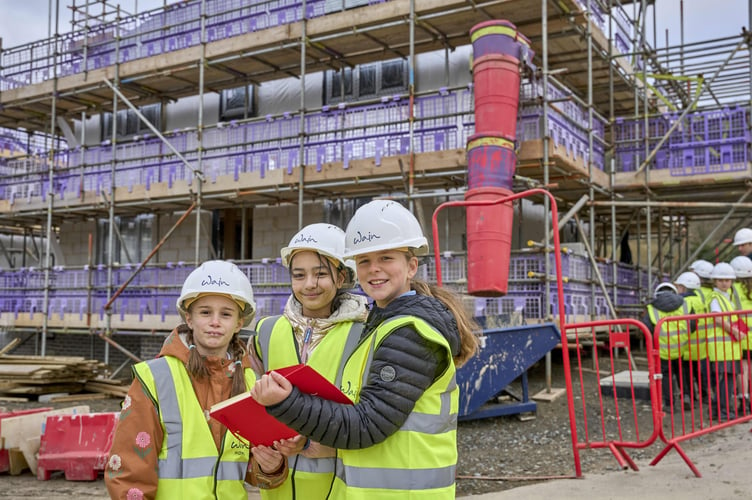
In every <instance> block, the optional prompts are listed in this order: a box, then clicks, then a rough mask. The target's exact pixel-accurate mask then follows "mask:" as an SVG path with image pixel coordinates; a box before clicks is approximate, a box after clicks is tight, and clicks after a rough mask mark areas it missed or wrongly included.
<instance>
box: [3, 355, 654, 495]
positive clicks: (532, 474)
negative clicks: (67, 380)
mask: <svg viewBox="0 0 752 500" xmlns="http://www.w3.org/2000/svg"><path fill="white" fill-rule="evenodd" d="M562 373H563V370H562V366H561V363H560V362H557V360H554V363H553V383H552V385H553V387H554V388H563V387H564V380H563V377H562ZM583 377H584V378H583V380H586V381H590V382H595V381H596V380H597V377H596V376H595V375H594V374H593V373H589V372H584V373H583ZM586 387H588V385H586ZM512 389H514V390H516V391H519V386H518V385H517V387H515V385H513V386H512ZM543 389H545V370H544V365H543V363H542V362H540V363H539V364H538V365H536V366H534V367H533V368H532V369H531V370H530V371H529V390H530V394H531V395H533V394H536V393H537V392H538V391H541V390H543ZM575 392H576V393H577V392H578V391H575ZM587 399H588V407H589V411H592V410H593V409H595V408H596V407H597V400H593V401H590V399H592V398H587ZM72 404H74V403H67V404H52V405H47V406H54V407H64V406H71V405H72ZM75 404H88V405H89V406H90V408H91V411H118V410H119V400H117V399H106V400H91V401H88V402H87V401H83V402H78V403H75ZM0 405H2V406H5V407H6V408H8V409H18V408H29V407H35V406H36V407H38V406H44V405H42V404H39V403H36V402H30V403H24V404H19V403H0ZM578 413H579V410H578ZM638 414H639V415H638V418H639V420H640V422H642V423H644V424H645V425H648V424H649V422H650V419H649V418H650V411H649V408H648V407H647V406H646V405H641V406H639V407H638ZM521 417H524V418H521ZM530 417H532V418H530ZM611 418H612V419H615V418H616V417H615V416H612V417H611ZM591 425H592V426H593V428H598V427H599V426H598V425H595V422H593V423H592V424H591ZM641 425H642V424H641ZM645 429H648V427H645ZM648 434H649V429H648ZM458 448H459V457H460V458H459V464H458V469H457V473H458V477H459V479H458V482H457V496H465V495H474V494H479V493H487V492H493V491H501V490H507V489H510V488H514V487H517V486H521V485H526V484H531V482H536V481H541V480H544V478H550V477H551V476H571V475H573V474H574V465H573V464H574V462H573V455H572V444H571V438H570V431H569V419H568V410H567V401H566V397H565V396H564V395H562V396H561V397H559V398H557V399H555V400H554V401H552V402H540V403H538V409H537V412H536V413H535V414H528V415H524V416H515V415H512V416H502V417H494V418H486V419H480V420H473V421H466V422H461V423H460V424H459V430H458ZM656 453H657V451H655V450H654V449H648V450H647V451H646V452H641V451H639V450H638V451H636V452H633V453H631V456H632V457H633V458H635V459H644V458H647V457H652V456H655V454H656ZM581 459H582V469H583V472H584V473H585V474H591V473H602V472H607V471H613V470H620V467H619V465H618V464H617V462H616V460H614V458H613V457H612V455H611V454H610V452H608V451H607V450H602V449H601V450H585V451H583V452H582V453H581ZM2 482H3V484H7V485H8V487H9V488H10V489H7V490H5V491H13V494H12V495H11V497H10V498H40V499H54V498H70V497H74V496H78V497H83V498H107V495H106V493H105V490H104V483H103V481H102V479H99V480H97V481H95V482H92V483H77V482H70V481H65V480H64V479H63V478H62V477H61V473H56V474H55V476H53V479H52V480H50V481H37V480H36V478H35V477H34V476H33V475H31V474H30V473H29V472H26V473H24V474H22V475H21V476H16V477H10V476H7V475H6V476H5V477H3V479H2Z"/></svg>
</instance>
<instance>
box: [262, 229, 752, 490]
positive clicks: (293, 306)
mask: <svg viewBox="0 0 752 500" xmlns="http://www.w3.org/2000/svg"><path fill="white" fill-rule="evenodd" d="M344 252H345V232H344V231H343V230H342V229H340V228H339V227H337V226H335V225H334V224H327V223H316V224H310V225H308V226H305V227H304V228H303V229H301V230H300V231H298V232H297V233H296V234H295V235H294V236H293V237H292V238H291V239H290V243H289V244H288V245H287V246H286V247H284V248H282V250H281V251H280V255H281V257H282V263H283V264H284V265H285V267H287V268H288V270H289V271H290V282H291V288H292V293H291V294H290V297H289V298H288V299H287V303H286V305H285V308H284V311H283V312H282V314H281V315H279V316H269V317H266V318H262V319H261V320H259V322H258V324H257V325H256V332H257V333H256V335H255V336H253V337H251V339H252V340H253V342H251V343H249V351H250V352H251V354H252V358H253V357H254V356H253V355H254V354H255V356H256V357H257V358H256V359H258V360H259V362H260V363H261V364H262V366H261V368H260V369H259V372H260V373H266V372H268V371H270V370H274V369H277V368H283V367H286V366H290V365H296V364H298V363H303V364H308V365H310V366H311V367H313V368H314V369H315V370H316V371H317V372H319V373H321V374H322V375H324V377H325V378H327V379H328V380H329V381H330V382H332V383H333V384H337V385H339V383H340V382H339V380H337V376H338V374H341V373H342V369H343V366H344V363H345V361H347V359H348V358H349V357H350V354H351V353H352V351H353V349H354V348H355V347H356V346H357V345H358V342H359V341H360V334H361V332H362V331H363V322H364V321H365V319H366V315H367V314H368V309H367V307H366V306H367V301H366V298H365V297H364V296H362V295H356V294H354V293H351V292H350V289H351V288H352V286H353V276H354V273H353V272H352V269H351V268H350V267H349V266H348V265H347V262H346V261H345V259H344ZM750 262H752V261H750ZM275 448H276V449H277V450H279V451H281V452H282V453H283V454H284V455H285V456H287V457H288V458H289V463H290V468H291V472H290V475H289V476H288V478H287V480H286V481H285V482H284V483H283V484H282V485H281V486H280V487H279V488H274V489H271V490H261V498H263V499H264V500H271V499H280V500H281V499H290V498H295V497H296V492H297V498H306V499H312V500H324V499H325V498H327V495H328V494H329V487H330V486H331V484H332V480H333V478H334V471H335V464H336V450H334V449H333V448H328V447H326V446H324V445H321V444H319V443H317V442H311V441H308V440H307V439H306V438H305V437H304V436H302V435H298V436H296V437H294V438H292V439H285V440H282V441H280V442H279V443H277V444H276V445H275Z"/></svg>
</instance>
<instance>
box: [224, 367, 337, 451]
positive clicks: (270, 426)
mask: <svg viewBox="0 0 752 500" xmlns="http://www.w3.org/2000/svg"><path fill="white" fill-rule="evenodd" d="M274 371H276V372H277V373H279V374H280V375H282V376H284V377H285V378H286V379H287V380H289V381H290V382H291V383H292V385H294V386H295V387H297V388H298V390H300V391H301V392H304V393H306V394H312V395H314V396H319V397H321V398H324V399H329V400H331V401H334V402H336V403H343V404H352V401H351V400H350V398H348V397H347V396H345V395H344V394H343V393H342V391H340V390H339V389H337V387H336V386H335V385H334V384H332V383H331V382H329V381H328V380H327V379H325V378H324V377H323V376H322V375H321V374H320V373H319V372H317V371H316V370H314V369H313V368H311V367H310V366H308V365H293V366H286V367H284V368H279V369H277V370H274ZM209 415H211V416H212V417H213V418H214V419H216V420H217V421H219V422H221V423H222V424H224V425H225V426H226V427H227V429H228V430H229V431H230V432H232V433H233V434H235V435H236V436H239V437H241V438H243V439H245V440H246V441H248V442H249V443H251V445H252V446H254V445H265V446H271V445H272V444H273V443H274V441H279V440H280V439H289V438H291V437H295V436H297V435H298V433H297V432H296V431H294V430H292V429H290V428H289V427H287V426H286V425H285V424H283V423H281V422H279V421H278V420H277V419H276V418H274V417H272V416H271V415H269V414H268V413H267V412H266V408H265V407H264V406H262V405H260V404H259V403H257V402H256V400H255V399H253V398H252V397H251V393H250V392H244V393H243V394H238V395H237V396H235V397H232V398H230V399H227V400H225V401H222V402H221V403H217V404H215V405H213V406H212V407H211V409H210V410H209Z"/></svg>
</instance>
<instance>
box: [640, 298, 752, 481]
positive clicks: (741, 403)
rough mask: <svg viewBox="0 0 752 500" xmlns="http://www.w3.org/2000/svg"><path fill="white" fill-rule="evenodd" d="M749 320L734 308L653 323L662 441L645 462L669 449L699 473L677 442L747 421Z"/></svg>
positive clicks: (749, 314) (751, 413) (751, 411)
mask: <svg viewBox="0 0 752 500" xmlns="http://www.w3.org/2000/svg"><path fill="white" fill-rule="evenodd" d="M749 320H752V311H734V312H724V313H708V314H695V315H687V316H672V317H667V318H662V319H661V320H660V321H659V322H658V323H657V324H656V326H655V330H654V331H655V334H654V339H653V340H654V344H653V345H654V349H653V355H654V356H655V364H656V366H659V367H660V368H659V373H662V377H659V380H656V381H655V392H656V394H660V397H658V398H657V404H658V405H660V406H659V407H658V408H661V406H662V419H663V422H664V425H663V426H662V427H661V429H660V436H659V437H660V439H661V441H663V442H664V443H666V446H665V448H663V450H661V452H660V453H659V454H658V455H657V456H656V457H655V458H654V459H653V461H652V462H651V465H656V464H658V462H660V461H661V460H662V459H663V457H665V456H666V454H667V453H668V452H669V451H671V450H672V449H674V450H676V452H677V453H678V454H679V455H680V456H681V458H682V459H683V460H684V462H685V463H686V464H687V465H688V466H689V468H690V469H692V472H694V474H695V475H696V476H697V477H701V474H700V471H699V470H698V469H697V467H696V466H695V465H694V463H693V462H692V460H691V459H690V458H689V457H688V456H687V454H686V452H685V451H684V450H683V449H682V447H681V444H680V443H682V442H683V441H686V440H689V439H692V438H694V437H698V436H702V435H705V434H708V433H711V432H714V431H717V430H719V429H723V428H725V427H730V426H732V425H736V424H740V423H744V422H748V421H750V420H752V406H750V398H749V393H750V390H749V387H750V370H749V366H750V347H752V335H749V336H747V335H746V332H747V324H748V321H749ZM661 335H664V339H665V340H664V342H663V348H661V337H660V336H661ZM669 339H671V340H669ZM666 393H667V394H666ZM656 413H657V412H656Z"/></svg>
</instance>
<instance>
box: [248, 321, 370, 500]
mask: <svg viewBox="0 0 752 500" xmlns="http://www.w3.org/2000/svg"><path fill="white" fill-rule="evenodd" d="M362 331H363V323H359V322H352V321H347V322H342V323H339V324H337V325H336V326H335V327H334V328H332V329H331V330H329V331H328V332H327V333H326V335H325V336H324V338H323V339H321V341H320V342H319V343H318V345H317V346H316V348H315V349H314V350H313V351H312V352H311V353H310V355H309V356H308V365H309V366H311V367H313V368H314V369H315V370H316V371H317V372H319V373H320V374H322V375H323V376H324V377H326V379H327V380H328V381H329V382H331V383H333V384H334V385H336V386H337V387H339V386H340V385H341V383H342V371H343V370H344V367H345V361H346V360H347V358H349V357H350V354H352V352H353V351H354V350H355V348H356V347H357V346H358V342H359V341H360V333H361V332H362ZM256 332H257V334H256V339H255V340H256V352H257V353H258V354H259V356H260V357H261V359H262V360H263V362H264V370H265V371H269V370H274V369H275V368H283V367H285V366H290V365H295V364H298V363H300V354H299V351H298V348H297V342H296V340H295V334H294V332H293V329H292V325H291V324H290V322H289V321H288V320H287V318H285V317H284V316H270V317H268V318H264V319H262V320H261V321H259V323H258V325H256ZM334 463H335V459H334V457H331V458H306V457H304V456H303V455H297V456H295V457H291V458H290V459H289V466H290V473H289V475H288V476H287V479H286V480H285V482H284V483H282V484H281V485H280V486H279V487H277V488H274V489H271V490H261V498H263V499H265V500H273V499H279V500H289V499H292V498H298V499H300V500H318V499H320V500H324V499H326V497H327V496H328V495H329V489H330V488H331V487H332V481H333V480H334Z"/></svg>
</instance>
